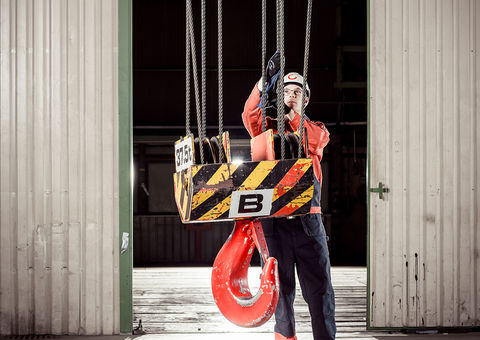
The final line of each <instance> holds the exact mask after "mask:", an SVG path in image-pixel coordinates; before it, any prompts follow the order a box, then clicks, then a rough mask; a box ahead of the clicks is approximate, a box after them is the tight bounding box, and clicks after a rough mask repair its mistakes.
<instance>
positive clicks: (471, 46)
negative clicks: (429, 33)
mask: <svg viewBox="0 0 480 340" xmlns="http://www.w3.org/2000/svg"><path fill="white" fill-rule="evenodd" d="M469 5H470V6H469V8H470V11H469V14H470V17H469V19H470V25H469V28H470V37H469V38H470V39H469V54H470V58H469V60H470V63H469V64H470V65H469V66H470V74H469V77H470V87H471V90H470V107H471V124H470V127H471V134H472V142H471V145H470V159H471V169H470V176H471V191H470V202H471V204H470V237H469V240H470V247H471V249H472V251H473V255H474V256H473V258H472V259H471V261H470V273H472V275H471V277H470V294H471V296H472V299H470V310H471V316H472V319H473V320H477V310H476V301H477V290H478V287H477V282H476V277H477V270H478V267H477V266H476V264H477V256H475V245H476V225H475V224H476V217H477V216H476V214H477V212H476V207H478V204H477V203H478V202H477V200H476V197H477V195H476V190H478V187H477V182H476V180H477V178H476V176H477V170H478V169H477V164H478V163H477V162H478V159H477V157H476V155H477V148H478V144H477V134H476V128H477V107H476V83H475V80H476V73H477V69H476V63H475V49H476V48H475V47H476V46H475V41H476V35H477V31H476V20H475V14H476V8H475V2H474V1H472V0H470V2H469Z"/></svg>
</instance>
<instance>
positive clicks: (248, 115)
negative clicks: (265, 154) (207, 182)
mask: <svg viewBox="0 0 480 340" xmlns="http://www.w3.org/2000/svg"><path fill="white" fill-rule="evenodd" d="M259 103H260V91H259V90H258V87H257V85H255V87H254V88H253V90H252V93H251V94H250V96H249V97H248V99H247V101H246V102H245V108H244V110H243V113H242V119H243V124H244V125H245V127H246V128H247V130H248V132H249V133H250V136H251V137H256V136H258V135H259V134H261V133H262V109H261V108H260V107H259ZM300 120H301V119H300V114H298V113H297V112H295V116H294V118H293V120H290V119H289V118H288V117H285V132H294V131H297V130H298V129H299V128H300ZM274 121H275V119H272V118H270V117H268V116H267V117H266V129H273V131H274V133H277V130H276V129H275V124H274ZM304 127H305V128H306V129H307V133H308V151H309V153H310V157H311V158H312V159H313V171H314V173H315V177H316V178H317V180H318V182H319V183H320V184H321V183H322V168H321V166H320V161H321V160H322V156H323V148H324V147H325V146H326V145H327V144H328V142H329V140H330V137H329V136H330V133H329V132H328V130H327V128H326V127H325V125H324V124H323V123H317V122H312V121H311V120H309V119H306V118H305V120H304Z"/></svg>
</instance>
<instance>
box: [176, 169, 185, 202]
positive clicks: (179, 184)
mask: <svg viewBox="0 0 480 340" xmlns="http://www.w3.org/2000/svg"><path fill="white" fill-rule="evenodd" d="M177 178H178V181H177V189H180V209H182V207H183V199H184V198H185V189H184V183H185V171H182V172H181V174H180V176H179V177H177Z"/></svg>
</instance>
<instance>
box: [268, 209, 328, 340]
mask: <svg viewBox="0 0 480 340" xmlns="http://www.w3.org/2000/svg"><path fill="white" fill-rule="evenodd" d="M262 226H263V231H264V234H265V239H266V241H267V246H268V250H269V253H270V256H272V257H275V258H276V259H277V260H278V274H279V279H280V297H279V300H278V305H277V309H276V310H275V321H276V323H275V332H277V333H280V334H282V335H283V336H285V337H291V336H293V335H295V317H294V311H293V302H294V299H295V266H296V268H297V274H298V279H299V282H300V286H301V289H302V295H303V298H304V299H305V301H306V302H307V304H308V308H309V311H310V317H311V321H312V330H313V338H314V339H315V340H319V339H335V333H336V327H335V296H334V292H333V287H332V282H331V276H330V259H329V254H328V248H327V236H326V234H325V228H324V226H323V223H322V219H321V215H320V214H310V215H306V216H302V217H296V218H293V219H287V218H271V219H266V220H262Z"/></svg>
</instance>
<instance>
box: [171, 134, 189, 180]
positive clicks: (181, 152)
mask: <svg viewBox="0 0 480 340" xmlns="http://www.w3.org/2000/svg"><path fill="white" fill-rule="evenodd" d="M191 165H193V138H191V137H190V136H188V137H186V138H185V139H184V140H182V141H181V142H178V143H176V144H175V169H176V171H177V172H179V171H182V170H184V169H186V168H188V167H189V166H191Z"/></svg>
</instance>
